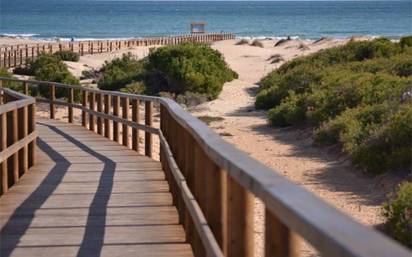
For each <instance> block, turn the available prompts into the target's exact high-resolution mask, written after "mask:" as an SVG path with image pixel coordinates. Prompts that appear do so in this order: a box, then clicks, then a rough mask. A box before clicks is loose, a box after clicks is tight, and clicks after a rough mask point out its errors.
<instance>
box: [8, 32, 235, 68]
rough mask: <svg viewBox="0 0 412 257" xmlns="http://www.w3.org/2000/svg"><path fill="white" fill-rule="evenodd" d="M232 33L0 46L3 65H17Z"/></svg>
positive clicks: (226, 36)
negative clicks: (49, 56) (44, 56)
mask: <svg viewBox="0 0 412 257" xmlns="http://www.w3.org/2000/svg"><path fill="white" fill-rule="evenodd" d="M234 38H235V35H234V34H230V33H215V34H213V33H210V34H196V35H181V36H169V37H150V38H135V39H125V40H93V41H75V42H59V43H41V44H34V45H14V46H0V68H13V67H18V66H22V65H25V64H27V63H28V62H29V61H32V60H34V59H36V57H37V56H39V55H40V54H42V53H48V54H53V53H55V52H57V51H61V50H67V51H72V52H75V53H79V54H80V55H86V54H99V53H107V52H113V51H117V50H122V49H127V48H131V47H136V46H154V45H176V44H180V43H185V42H197V43H210V42H215V41H220V40H227V39H234Z"/></svg>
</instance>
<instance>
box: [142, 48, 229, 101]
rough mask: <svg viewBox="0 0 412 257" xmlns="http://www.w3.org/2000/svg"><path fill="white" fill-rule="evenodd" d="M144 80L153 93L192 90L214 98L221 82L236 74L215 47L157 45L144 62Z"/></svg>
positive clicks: (182, 92)
mask: <svg viewBox="0 0 412 257" xmlns="http://www.w3.org/2000/svg"><path fill="white" fill-rule="evenodd" d="M145 69H146V76H145V79H144V81H145V84H146V86H147V90H149V92H150V93H152V94H157V93H159V92H171V93H175V94H184V93H185V92H192V93H198V94H203V95H207V96H208V97H209V98H210V99H214V98H216V97H217V96H218V95H219V93H220V92H221V91H222V88H223V84H224V83H225V82H227V81H231V80H233V79H234V78H237V74H236V73H235V72H234V71H232V70H231V69H230V68H229V67H228V66H227V64H226V63H225V61H224V59H223V56H222V55H221V54H220V53H219V52H218V51H216V50H213V49H212V48H210V47H209V46H207V45H202V44H192V43H190V44H180V45H176V46H166V47H161V48H158V49H156V50H155V51H154V52H152V53H150V54H149V56H148V58H147V62H146V64H145Z"/></svg>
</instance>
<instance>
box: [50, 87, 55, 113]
mask: <svg viewBox="0 0 412 257" xmlns="http://www.w3.org/2000/svg"><path fill="white" fill-rule="evenodd" d="M55 101H56V86H55V85H51V86H50V119H54V118H55V116H56V115H55V111H56V107H55V105H54V102H55Z"/></svg>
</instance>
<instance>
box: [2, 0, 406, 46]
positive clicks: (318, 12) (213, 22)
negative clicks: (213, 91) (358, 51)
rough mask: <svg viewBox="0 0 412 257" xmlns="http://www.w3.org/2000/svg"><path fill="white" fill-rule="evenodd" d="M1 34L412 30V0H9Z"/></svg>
mask: <svg viewBox="0 0 412 257" xmlns="http://www.w3.org/2000/svg"><path fill="white" fill-rule="evenodd" d="M0 7H1V8H0V34H2V35H25V36H34V37H38V38H54V37H59V38H71V37H74V38H75V39H86V38H87V39H90V38H130V37H143V36H160V35H176V34H184V33H188V32H189V24H190V22H192V21H205V22H207V26H206V29H207V30H208V31H213V32H220V31H225V32H234V33H236V34H237V35H238V36H255V37H256V36H262V37H283V36H288V35H289V36H296V37H301V38H319V37H322V36H333V37H347V36H351V35H371V36H389V37H398V36H402V35H407V34H412V1H411V0H407V1H274V2H267V1H201V2H200V1H184V2H180V1H179V2H175V1H119V0H117V1H116V0H1V1H0Z"/></svg>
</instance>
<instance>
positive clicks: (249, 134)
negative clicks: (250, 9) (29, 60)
mask: <svg viewBox="0 0 412 257" xmlns="http://www.w3.org/2000/svg"><path fill="white" fill-rule="evenodd" d="M368 39H369V38H356V40H368ZM348 40H349V39H341V40H338V39H333V38H325V39H322V40H320V41H319V42H315V41H314V40H290V41H287V42H284V43H283V44H281V46H277V47H274V45H275V43H276V42H277V40H263V41H262V43H263V45H264V47H255V46H249V45H235V43H236V42H237V41H236V40H227V41H221V42H216V43H214V44H213V45H212V47H213V48H214V49H217V50H218V51H220V52H221V53H222V54H223V55H224V57H225V59H226V61H227V62H228V64H229V65H230V66H231V68H233V69H234V70H235V71H236V72H238V74H239V79H236V80H234V81H232V82H229V83H226V84H225V86H224V89H223V92H222V93H221V95H220V96H219V98H218V99H216V100H214V101H211V102H208V103H205V104H202V105H200V106H197V107H195V108H191V109H190V111H191V112H192V114H193V115H195V116H205V115H207V116H213V117H222V118H223V120H222V121H220V122H212V123H211V124H210V126H211V127H212V129H214V130H215V131H216V132H217V133H219V134H221V135H222V136H223V138H224V139H225V140H227V141H228V142H230V143H232V144H234V145H235V146H237V147H238V148H240V149H242V150H243V151H245V152H246V153H248V154H249V155H250V156H251V157H253V158H256V159H257V160H259V161H261V162H262V163H264V164H265V165H267V166H268V167H270V168H272V169H273V170H274V172H278V173H280V174H282V175H283V176H285V177H286V178H288V179H289V180H291V181H293V182H295V183H296V184H298V185H301V186H303V187H305V188H306V189H308V190H309V191H311V192H313V193H314V194H316V195H317V196H319V197H320V198H321V199H323V200H325V201H326V202H328V203H329V204H331V205H333V206H335V207H336V208H338V209H340V210H341V211H343V212H344V213H346V214H348V215H349V216H351V217H353V218H354V219H356V220H357V221H359V222H360V223H362V224H365V225H367V226H370V227H375V226H378V225H380V224H381V223H382V222H383V220H384V219H383V217H382V214H381V208H380V205H381V204H382V202H383V201H384V200H385V199H386V194H387V192H389V191H390V190H391V189H392V188H394V185H395V184H396V183H397V182H398V181H397V180H396V179H393V178H392V177H378V178H371V177H368V176H367V175H365V174H363V173H362V172H361V171H359V170H358V169H356V168H355V167H354V166H353V165H352V164H351V162H350V160H348V158H347V157H345V156H344V155H342V154H340V153H339V151H338V149H335V148H318V147H314V146H313V144H312V143H313V139H312V137H311V131H310V130H294V129H288V128H286V129H285V128H283V129H279V128H271V127H269V126H268V124H267V113H266V112H265V111H257V110H255V108H254V101H255V95H256V92H257V89H258V85H257V83H258V81H259V80H260V79H261V78H262V77H263V76H264V75H265V74H267V73H269V72H270V71H272V70H273V69H276V68H277V67H279V66H280V65H281V64H282V63H283V62H284V61H281V62H279V63H271V60H270V57H271V56H273V55H275V54H278V55H280V56H281V58H282V59H283V60H285V61H286V60H290V59H293V58H296V57H298V56H301V55H306V54H310V53H313V52H316V51H319V50H320V49H325V48H329V47H333V46H337V45H342V44H345V43H346V42H347V41H348ZM0 44H2V39H0ZM126 52H131V53H132V54H134V55H136V56H138V57H139V58H141V57H144V56H146V55H147V54H148V53H149V47H134V48H131V49H125V50H121V51H116V52H112V53H104V54H97V55H86V56H82V57H81V58H80V61H79V62H78V63H71V62H66V64H67V65H68V66H69V68H70V70H71V71H72V72H73V74H75V75H76V76H78V77H79V76H80V75H81V72H82V70H84V69H91V68H94V69H98V68H99V67H101V65H102V64H103V63H104V61H105V60H110V59H113V58H115V57H119V56H121V55H122V54H123V53H126ZM59 113H60V114H59V115H58V117H60V118H62V117H63V116H62V115H65V114H64V113H65V111H62V112H59ZM44 114H46V113H44ZM255 211H256V218H255V220H256V224H257V226H256V228H255V230H256V231H255V232H256V246H257V247H256V256H263V255H262V254H263V220H264V217H263V205H262V204H261V203H260V202H259V201H258V200H256V208H255ZM302 256H317V254H316V251H314V250H313V249H311V248H310V246H309V245H307V244H304V245H303V247H302Z"/></svg>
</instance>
